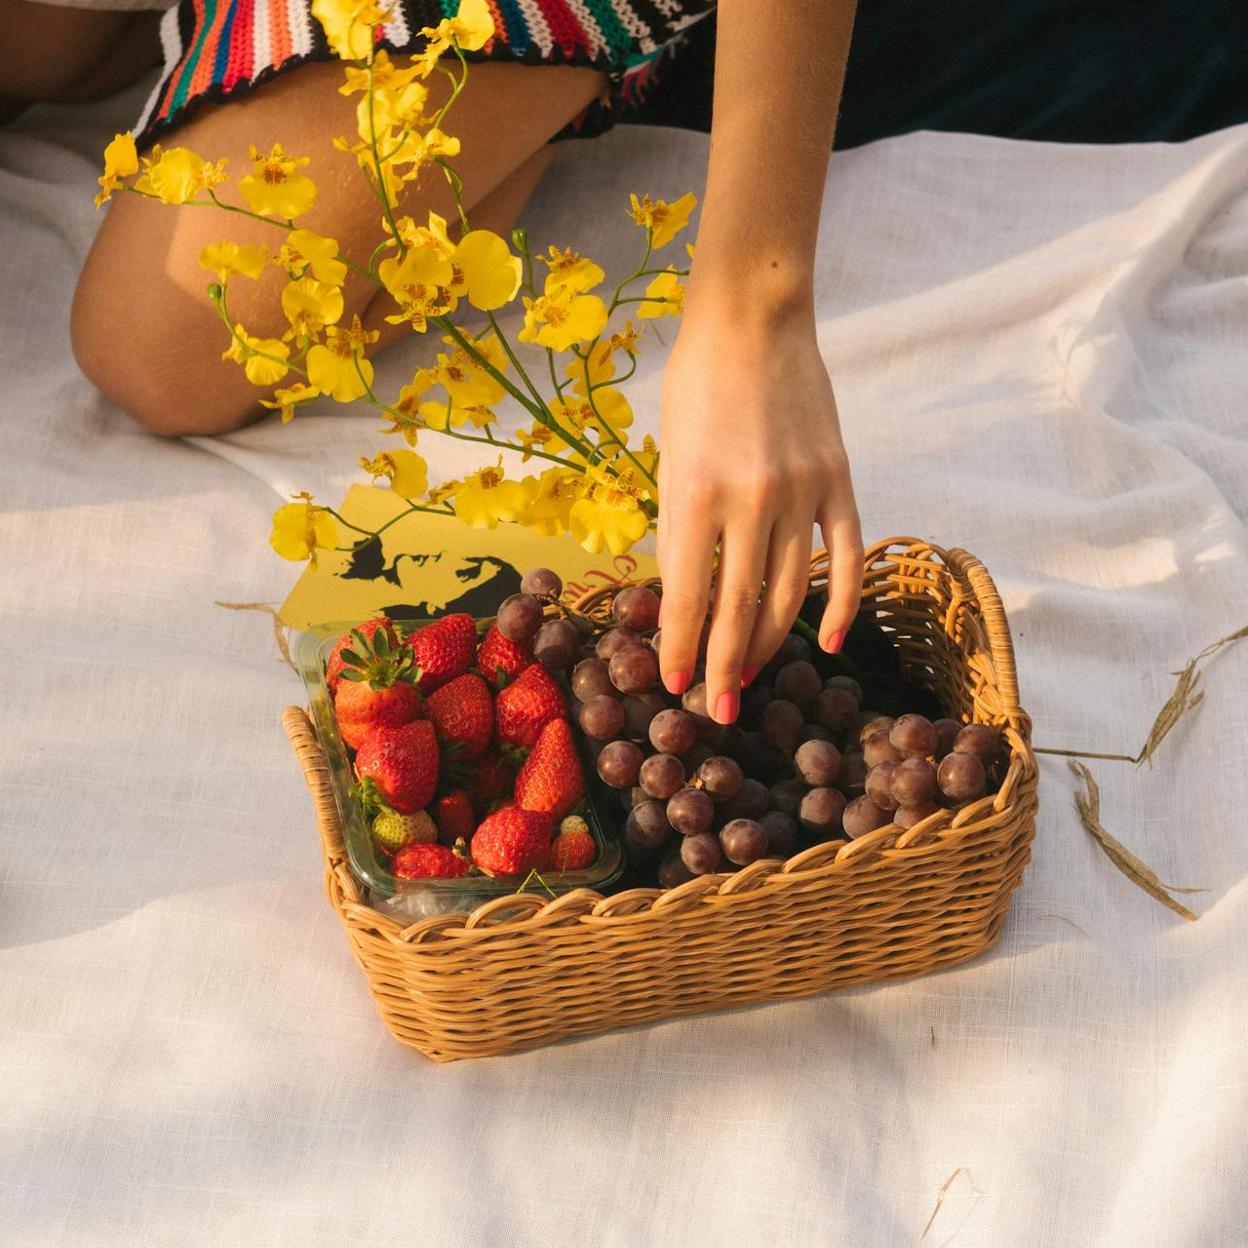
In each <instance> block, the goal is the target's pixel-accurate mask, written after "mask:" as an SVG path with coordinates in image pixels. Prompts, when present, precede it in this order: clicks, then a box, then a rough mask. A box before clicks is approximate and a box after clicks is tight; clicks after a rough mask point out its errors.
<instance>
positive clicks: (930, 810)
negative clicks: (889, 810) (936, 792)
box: [893, 802, 940, 828]
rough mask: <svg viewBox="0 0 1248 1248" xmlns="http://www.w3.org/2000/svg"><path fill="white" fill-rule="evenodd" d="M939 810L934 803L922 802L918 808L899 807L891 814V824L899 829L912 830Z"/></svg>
mask: <svg viewBox="0 0 1248 1248" xmlns="http://www.w3.org/2000/svg"><path fill="white" fill-rule="evenodd" d="M939 809H940V807H939V806H937V805H936V803H935V802H924V803H922V804H920V805H918V806H899V807H898V808H897V810H896V811H895V812H894V814H893V822H894V823H895V824H896V825H897V826H898V827H899V828H912V827H914V825H915V824H916V823H921V822H922V821H923V820H924V819H926V818H927V817H928V815H934V814H935V813H936V812H937V811H938V810H939Z"/></svg>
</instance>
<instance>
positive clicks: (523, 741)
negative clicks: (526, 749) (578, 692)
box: [494, 663, 567, 746]
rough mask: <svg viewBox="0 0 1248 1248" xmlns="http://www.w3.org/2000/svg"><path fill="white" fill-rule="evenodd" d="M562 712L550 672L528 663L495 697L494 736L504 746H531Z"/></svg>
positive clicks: (563, 710)
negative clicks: (496, 733)
mask: <svg viewBox="0 0 1248 1248" xmlns="http://www.w3.org/2000/svg"><path fill="white" fill-rule="evenodd" d="M566 712H567V708H566V707H565V706H564V704H563V695H562V694H561V693H560V692H559V686H558V685H556V684H555V682H554V681H553V680H552V679H551V677H550V673H549V672H547V671H546V669H545V668H544V667H543V666H542V665H541V664H540V663H530V664H529V666H528V667H526V668H525V669H524V671H522V672H521V673H520V675H519V676H517V677H516V678H515V680H513V681H512V682H511V684H509V685H508V686H507V688H506V689H500V690H499V693H498V697H497V698H496V699H495V702H494V724H495V727H496V728H497V729H498V739H499V740H500V741H502V742H504V743H505V744H507V745H524V746H531V745H532V744H533V743H534V742H535V741H536V740H537V737H538V734H539V733H540V732H541V731H542V729H543V728H545V727H546V725H547V724H548V723H550V721H551V720H552V719H562V718H563V716H564V715H565V714H566Z"/></svg>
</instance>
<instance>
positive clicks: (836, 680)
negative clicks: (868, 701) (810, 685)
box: [823, 676, 862, 712]
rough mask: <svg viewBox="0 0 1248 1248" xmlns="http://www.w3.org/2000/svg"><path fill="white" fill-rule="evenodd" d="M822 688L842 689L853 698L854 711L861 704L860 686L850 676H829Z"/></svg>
mask: <svg viewBox="0 0 1248 1248" xmlns="http://www.w3.org/2000/svg"><path fill="white" fill-rule="evenodd" d="M823 687H824V689H843V690H844V691H845V692H846V693H848V694H849V696H850V697H851V698H853V700H854V711H855V712H857V711H858V709H859V708H860V707H861V706H862V686H861V685H860V684H859V683H858V682H857V681H856V680H855V679H854V678H853V677H852V676H829V677H828V678H827V680H825V681H824V682H823Z"/></svg>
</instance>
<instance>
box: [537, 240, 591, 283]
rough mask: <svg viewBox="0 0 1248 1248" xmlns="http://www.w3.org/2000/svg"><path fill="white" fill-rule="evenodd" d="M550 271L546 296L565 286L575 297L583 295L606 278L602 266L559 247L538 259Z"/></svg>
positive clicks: (547, 275)
mask: <svg viewBox="0 0 1248 1248" xmlns="http://www.w3.org/2000/svg"><path fill="white" fill-rule="evenodd" d="M537 258H538V259H539V260H540V261H541V262H542V263H543V264H544V265H546V266H547V268H548V269H549V270H550V272H549V273H547V274H546V287H545V290H546V294H548V295H549V294H552V293H553V292H554V291H555V290H556V289H557V288H558V287H560V286H563V287H565V288H566V289H567V290H569V291H570V292H571V293H572V294H574V295H583V294H584V293H585V292H586V291H588V290H593V288H594V287H595V286H597V285H598V283H599V282H601V281H602V280H603V278H605V277H606V274H605V273H604V272H603V271H602V267H601V266H600V265H597V264H595V263H594V262H593V261H592V260H591V259H590V258H589V257H588V256H582V255H579V254H578V253H577V252H575V251H573V250H572V249H571V248H570V247H565V248H564V249H563V251H560V250H559V248H558V247H553V246H552V247H550V248H549V249H548V250H547V252H546V255H544V256H538V257H537Z"/></svg>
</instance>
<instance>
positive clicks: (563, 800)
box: [516, 719, 585, 819]
mask: <svg viewBox="0 0 1248 1248" xmlns="http://www.w3.org/2000/svg"><path fill="white" fill-rule="evenodd" d="M584 796H585V780H584V777H583V776H582V775H581V760H580V759H579V758H577V756H576V746H575V745H574V744H573V742H572V729H571V728H570V727H569V726H568V721H567V720H566V719H552V720H551V721H550V723H548V724H547V725H546V727H545V728H543V729H542V731H541V734H540V735H539V736H538V738H537V744H536V745H534V747H533V750H532V752H531V753H530V754H529V756H528V758H526V759H525V760H524V766H522V767H521V768H520V771H519V772H518V773H517V775H516V805H517V806H522V807H524V809H525V810H540V811H543V812H544V813H545V814H548V815H550V816H551V818H553V819H559V818H561V817H562V816H563V815H566V814H567V813H568V811H569V810H571V809H572V807H573V806H575V805H576V804H577V802H579V801H580V800H581V798H582V797H584Z"/></svg>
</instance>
